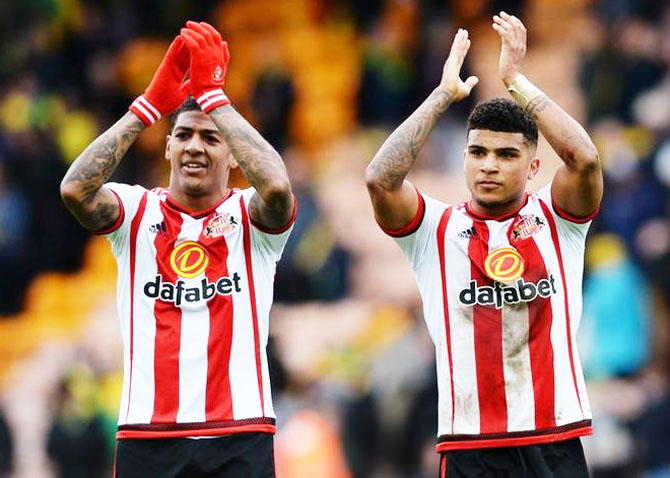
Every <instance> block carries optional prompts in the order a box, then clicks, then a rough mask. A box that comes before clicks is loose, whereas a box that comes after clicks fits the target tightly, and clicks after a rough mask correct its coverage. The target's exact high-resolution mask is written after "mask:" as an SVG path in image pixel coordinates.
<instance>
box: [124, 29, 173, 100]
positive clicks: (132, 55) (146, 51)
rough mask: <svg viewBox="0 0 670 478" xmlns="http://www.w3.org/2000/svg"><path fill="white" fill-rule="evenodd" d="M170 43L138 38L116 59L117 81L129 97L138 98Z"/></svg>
mask: <svg viewBox="0 0 670 478" xmlns="http://www.w3.org/2000/svg"><path fill="white" fill-rule="evenodd" d="M169 44H170V42H169V41H166V40H159V39H152V38H138V39H136V40H134V41H132V42H130V43H128V45H127V46H126V47H125V48H124V49H123V50H122V51H121V52H120V53H119V56H118V57H117V80H118V82H119V83H120V84H121V86H122V87H123V88H124V89H125V90H126V91H127V92H128V94H129V95H130V96H133V97H135V96H139V95H141V94H142V93H143V92H144V90H145V89H146V87H147V85H149V83H150V82H151V79H152V78H153V75H154V72H155V71H156V68H158V65H160V62H161V60H162V59H163V56H164V55H165V52H167V49H168V46H169Z"/></svg>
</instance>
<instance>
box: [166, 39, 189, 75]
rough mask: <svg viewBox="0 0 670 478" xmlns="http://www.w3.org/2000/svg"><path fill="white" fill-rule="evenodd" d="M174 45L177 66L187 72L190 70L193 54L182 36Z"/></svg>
mask: <svg viewBox="0 0 670 478" xmlns="http://www.w3.org/2000/svg"><path fill="white" fill-rule="evenodd" d="M172 44H173V45H175V52H174V61H175V64H176V65H177V67H178V68H179V69H180V70H181V71H184V72H185V71H186V70H188V66H189V63H190V60H191V52H190V51H189V50H188V47H187V46H186V42H184V39H183V38H182V37H181V35H178V36H177V38H175V39H174V41H173V42H172ZM168 53H169V51H168Z"/></svg>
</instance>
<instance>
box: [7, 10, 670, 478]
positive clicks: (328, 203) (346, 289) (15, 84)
mask: <svg viewBox="0 0 670 478" xmlns="http://www.w3.org/2000/svg"><path fill="white" fill-rule="evenodd" d="M3 6H4V8H3V9H1V10H0V27H1V28H0V270H2V271H5V273H4V274H0V317H2V318H3V320H5V321H11V320H17V319H16V317H17V316H18V314H19V313H20V312H21V311H22V310H23V309H24V308H25V302H26V291H27V290H28V287H29V284H30V283H31V281H33V280H34V279H35V278H36V277H38V276H39V274H41V273H43V272H45V271H53V270H58V271H66V272H72V273H76V272H77V271H78V270H80V268H81V267H82V265H83V258H84V251H85V250H86V247H87V244H88V243H89V242H90V241H91V239H90V238H89V235H88V234H87V233H86V232H85V231H83V229H82V228H81V227H80V226H79V225H78V224H76V222H75V221H74V219H72V218H71V216H69V214H68V213H67V211H66V209H65V208H64V206H63V205H62V203H61V202H60V198H59V190H58V186H59V183H60V180H61V179H62V177H63V175H64V173H65V171H66V170H67V168H68V165H69V164H70V163H71V162H72V161H73V160H74V158H76V156H77V155H78V154H79V153H80V152H81V150H82V149H83V148H84V147H85V146H86V145H87V144H88V143H89V142H91V141H92V140H93V139H94V138H95V137H96V136H97V135H98V134H100V132H102V131H103V130H104V129H106V128H107V127H109V126H110V125H111V124H112V123H113V122H114V121H115V120H116V119H117V118H119V117H120V116H121V115H123V114H124V112H125V111H126V110H127V107H128V105H129V104H130V102H131V101H132V99H133V98H134V97H135V96H137V95H138V94H140V93H141V92H142V91H143V90H144V88H145V87H146V85H147V84H148V82H149V80H150V79H151V76H152V74H153V72H154V70H155V67H156V66H157V65H158V63H159V62H160V60H161V58H162V55H163V54H164V52H165V50H166V48H167V45H168V44H169V42H170V41H171V39H172V37H173V36H174V35H175V34H176V32H178V30H179V28H180V27H181V26H182V24H183V23H184V22H185V20H186V19H189V18H193V19H206V20H208V21H210V22H212V23H213V24H214V25H215V26H216V27H217V28H218V29H219V30H220V31H221V32H222V34H223V36H224V38H226V39H227V40H228V42H229V44H230V50H231V57H232V59H231V63H230V66H229V73H228V77H227V85H226V92H227V94H228V95H229V96H230V97H231V99H232V100H233V103H234V105H235V106H236V108H238V110H240V111H241V112H242V113H243V114H244V115H245V117H247V118H248V119H249V120H250V121H251V122H252V124H254V125H255V126H256V127H257V128H258V129H259V131H260V132H261V133H262V134H263V136H264V137H265V138H266V139H268V140H269V141H270V143H272V144H273V146H274V147H275V148H276V149H277V150H278V151H279V152H280V153H281V154H282V156H283V158H284V160H285V162H286V164H287V168H288V170H289V175H290V176H291V180H292V183H293V186H294V192H295V194H296V196H297V197H298V203H299V215H298V219H297V222H296V225H295V228H294V230H293V233H292V236H291V238H290V240H289V243H288V244H287V246H286V249H285V252H284V254H283V258H282V260H281V262H280V263H279V265H278V269H277V278H276V281H275V284H276V289H275V303H276V306H275V309H274V311H273V314H272V326H271V336H272V337H271V343H270V357H271V360H270V362H271V364H270V365H271V373H272V375H273V377H272V381H273V386H274V397H275V401H276V404H277V406H276V409H277V413H278V425H279V431H278V435H277V464H278V470H279V471H278V476H281V477H285V478H301V477H303V476H304V477H314V476H320V477H321V478H330V477H332V478H344V477H354V478H394V477H409V478H412V477H415V478H419V477H432V476H436V470H437V455H436V454H435V452H434V441H435V431H436V423H437V408H436V399H437V383H436V377H435V372H434V362H433V361H434V357H433V349H432V345H431V344H430V341H429V339H428V336H427V333H426V330H425V327H424V326H423V323H422V313H421V308H420V303H419V300H418V294H417V291H416V287H415V286H414V282H413V277H412V274H411V271H410V269H409V266H408V265H407V264H406V261H405V259H404V257H403V256H402V254H401V252H400V250H399V249H398V248H397V247H396V246H395V245H394V244H393V241H392V240H391V239H389V238H387V237H385V236H384V235H383V234H382V233H381V232H380V231H378V230H377V228H376V226H375V224H374V220H373V216H372V212H371V208H370V207H369V204H368V199H367V194H366V191H365V186H364V182H363V171H364V168H365V165H366V164H367V162H368V161H369V160H370V159H371V157H372V155H373V154H374V152H375V151H376V149H377V148H378V147H379V145H380V144H381V142H382V141H383V140H384V138H385V137H386V135H387V134H388V133H389V132H390V131H391V129H392V128H393V127H394V126H395V125H397V124H398V123H400V122H401V121H402V120H403V119H404V118H405V117H406V116H408V115H409V113H410V112H411V111H412V110H413V109H414V108H415V107H416V106H417V105H418V104H419V103H420V102H421V101H422V100H423V99H424V98H425V97H426V96H427V95H428V94H429V92H430V91H431V90H432V88H434V87H435V86H436V85H437V83H438V82H439V78H440V75H441V72H442V65H443V63H444V60H445V59H446V56H447V53H448V51H449V47H450V44H451V39H452V38H453V34H454V32H455V29H456V28H458V27H466V28H468V29H469V30H470V32H471V34H470V36H471V38H472V39H473V47H472V51H471V53H470V56H469V57H468V59H467V61H466V64H465V67H464V68H465V70H466V71H465V73H464V77H465V76H467V75H468V74H477V75H478V76H479V77H480V80H481V84H480V85H479V86H478V87H477V89H475V93H474V95H473V96H472V97H471V98H469V99H468V100H466V101H464V102H463V103H461V104H457V105H453V106H452V107H451V108H450V109H449V110H448V112H447V113H446V114H445V115H444V118H443V119H442V120H441V121H440V123H439V124H438V125H437V127H436V129H435V131H434V133H433V135H432V136H431V138H430V140H429V144H427V146H426V148H425V151H423V152H422V154H421V157H420V159H419V161H418V162H417V166H416V169H417V170H416V171H414V172H413V173H412V177H411V179H412V180H413V181H414V182H415V183H416V184H417V186H418V187H419V188H420V189H422V190H423V191H425V192H428V193H429V194H431V195H433V196H435V197H439V198H441V199H443V200H446V201H448V202H460V201H462V200H465V199H467V190H466V189H465V184H464V181H463V176H462V172H461V158H462V150H463V145H464V144H465V129H464V128H465V118H466V116H467V113H468V111H469V109H470V108H471V107H472V106H473V105H474V104H475V103H476V102H477V101H479V100H482V99H486V98H488V97H490V96H493V95H498V96H502V95H505V91H504V89H503V87H502V84H501V82H500V81H499V80H498V77H497V71H496V66H497V55H498V51H499V50H498V48H499V46H498V43H497V39H496V37H495V35H494V34H493V31H492V30H491V28H490V23H491V22H490V17H491V15H492V14H493V13H495V12H498V11H500V10H501V9H502V10H505V11H507V12H510V13H514V14H517V15H518V16H520V18H522V19H523V20H524V22H525V23H526V25H527V27H528V30H529V53H528V58H527V61H526V64H527V69H525V72H526V74H527V76H528V77H529V78H530V79H531V80H532V81H536V83H537V84H538V86H540V87H541V88H543V89H544V90H545V91H547V92H548V93H549V94H550V95H551V96H552V97H553V98H554V99H556V100H557V102H558V103H559V104H561V105H562V106H564V107H565V108H566V109H567V110H568V111H569V112H570V113H571V114H573V115H575V116H576V117H577V118H578V119H579V120H580V121H581V122H582V123H583V124H584V125H585V126H586V128H587V130H588V131H589V132H590V134H591V135H592V137H593V139H594V141H595V142H596V145H597V147H598V150H599V152H600V157H601V160H602V164H603V168H604V171H605V180H606V187H605V197H604V199H603V203H602V206H601V210H600V213H599V215H598V217H597V218H596V220H595V221H594V223H593V226H592V229H591V232H590V237H589V242H588V244H587V258H586V261H587V264H586V267H587V270H586V276H585V283H584V316H583V319H582V324H581V329H580V332H579V337H578V338H579V347H580V353H581V356H582V360H583V363H584V369H585V372H586V374H587V381H588V386H589V391H590V398H591V402H592V407H593V410H594V417H595V419H594V428H595V435H594V436H593V437H590V438H588V439H585V440H584V445H585V449H586V453H587V458H588V461H589V465H590V467H591V469H592V472H593V476H594V477H595V478H618V477H622V478H628V477H647V478H668V477H670V312H669V311H670V273H669V271H670V195H669V189H670V5H669V4H668V3H667V2H664V1H658V0H616V1H611V0H569V1H559V0H526V1H523V0H476V1H468V2H461V1H457V0H372V1H365V2H359V1H355V0H274V1H273V0H228V1H222V0H218V1H213V0H212V1H199V2H189V1H187V0H169V1H165V0H141V1H131V0H99V1H92V0H7V1H5V2H4V3H3ZM167 133H168V123H167V121H166V120H163V121H161V122H159V123H157V124H156V125H155V126H153V127H152V128H151V129H149V130H147V131H146V132H144V133H143V134H142V136H141V138H140V139H139V141H138V142H137V143H136V145H135V147H134V148H133V149H132V150H131V151H130V152H129V153H128V155H127V157H126V158H125V159H124V160H123V161H122V163H121V166H120V167H119V169H118V171H117V172H116V173H115V175H114V179H115V180H117V181H122V182H128V183H131V184H132V183H139V184H142V185H144V186H147V187H153V186H158V185H166V184H167V177H168V165H167V163H166V162H165V161H163V160H161V158H163V157H164V155H163V148H164V143H165V135H166V134H167ZM540 157H541V158H542V159H543V173H544V175H541V178H540V180H539V181H540V182H536V183H535V184H533V185H531V186H532V187H533V188H534V189H537V188H539V187H540V186H542V185H543V183H542V182H541V181H544V182H547V181H549V180H550V179H551V176H552V173H553V171H554V170H555V167H556V166H557V165H558V164H559V163H560V161H559V160H558V158H556V157H555V155H554V154H553V153H552V152H551V151H550V150H549V149H548V147H547V145H546V143H545V144H541V145H540ZM232 181H233V184H234V185H235V186H238V187H243V186H245V180H244V178H243V177H242V176H241V174H240V173H239V171H238V172H237V173H236V174H234V175H233V177H232ZM115 273H116V271H115V270H110V274H115ZM110 300H111V301H113V297H111V298H110ZM92 313H93V312H92ZM96 313H97V314H101V313H100V312H96ZM102 315H103V316H104V317H105V320H107V321H109V322H112V323H113V325H115V323H116V322H115V319H114V314H113V309H112V310H111V312H110V313H106V314H105V313H102ZM112 330H113V329H112ZM103 335H104V334H103ZM107 335H109V334H107ZM118 340H120V339H118ZM77 347H81V349H82V350H84V351H85V352H78V353H74V354H71V355H68V357H69V358H68V359H67V360H62V361H61V362H59V363H61V365H62V366H60V367H59V368H58V367H55V368H54V367H51V368H50V370H51V369H53V370H56V371H57V375H54V377H55V378H53V377H52V378H51V379H45V385H44V386H41V387H38V388H37V389H36V390H39V392H36V393H41V394H43V395H44V397H45V398H44V400H43V403H45V404H48V407H47V408H46V412H45V414H44V417H45V419H44V420H45V424H44V425H43V426H42V428H41V429H42V430H43V433H42V434H41V436H40V437H38V440H37V441H36V442H32V443H30V446H32V447H36V448H39V447H41V450H42V451H41V452H39V453H37V454H36V455H31V456H37V457H38V458H39V457H44V460H45V463H46V465H45V466H44V467H43V468H37V469H40V470H42V471H40V472H39V473H44V475H43V476H45V477H46V476H60V477H99V476H107V475H108V474H109V473H110V469H111V466H110V462H111V456H112V453H113V447H114V430H115V419H116V406H117V405H116V404H117V403H118V394H119V390H120V378H119V373H120V362H119V360H120V359H121V353H120V349H119V348H118V347H119V345H118V341H117V342H115V341H114V340H111V341H110V344H109V347H108V348H109V349H111V350H112V352H104V353H106V354H109V355H111V356H115V354H116V355H118V356H117V357H116V360H108V359H101V358H100V356H99V354H100V353H102V352H101V350H102V349H105V347H104V346H101V345H100V343H96V346H94V347H87V346H86V345H85V344H84V345H81V344H79V345H77ZM78 350H79V349H78ZM105 357H107V355H105ZM33 379H34V378H33ZM5 402H7V400H6V401H5ZM6 408H7V409H6V411H5V414H4V415H5V416H4V417H2V416H0V476H19V477H23V476H31V477H34V476H37V475H35V474H32V475H31V474H26V473H27V472H22V471H21V470H22V469H23V468H22V467H23V466H24V465H23V463H24V462H25V460H27V459H26V458H22V457H25V456H26V455H25V454H26V453H27V454H28V455H30V453H31V452H27V451H24V452H21V451H20V450H19V449H18V448H20V447H17V446H16V443H18V441H17V440H13V439H12V436H13V435H16V434H17V433H19V432H20V431H19V430H18V428H19V427H17V426H16V425H15V426H12V425H13V424H16V422H17V420H16V419H13V416H12V415H11V413H10V412H9V407H6ZM19 441H20V440H19ZM22 453H23V454H22ZM40 453H41V454H40ZM12 469H13V470H14V474H12V471H11V470H12ZM33 469H35V468H33ZM101 470H104V471H101ZM22 473H23V474H22ZM33 473H34V472H33ZM40 476H42V475H40Z"/></svg>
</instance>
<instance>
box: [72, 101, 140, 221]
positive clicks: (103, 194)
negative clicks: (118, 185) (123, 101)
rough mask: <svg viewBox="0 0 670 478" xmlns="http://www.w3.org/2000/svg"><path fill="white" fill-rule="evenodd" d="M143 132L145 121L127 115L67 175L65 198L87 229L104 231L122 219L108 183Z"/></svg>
mask: <svg viewBox="0 0 670 478" xmlns="http://www.w3.org/2000/svg"><path fill="white" fill-rule="evenodd" d="M142 130H144V124H143V123H142V121H141V120H140V119H139V118H138V117H137V116H135V115H134V114H133V113H130V112H128V113H126V114H125V116H123V118H121V119H120V120H119V121H117V122H116V124H114V126H112V127H111V128H109V129H108V130H107V131H105V132H104V133H102V134H101V135H100V136H98V138H97V139H96V140H95V141H93V142H92V143H91V144H90V145H89V146H88V147H87V148H86V149H85V150H84V151H83V152H82V153H81V154H80V155H79V157H78V158H77V159H76V160H75V161H74V163H72V165H71V166H70V169H68V171H67V173H66V174H65V177H64V178H63V181H62V182H61V185H60V193H61V197H62V198H63V202H64V203H65V205H66V206H67V207H68V209H69V210H70V212H72V214H73V215H74V217H76V218H77V220H78V221H79V222H80V223H81V224H82V225H83V226H84V227H85V228H87V229H90V230H94V231H95V230H102V229H105V228H107V227H109V226H111V225H112V224H114V223H115V222H116V220H117V219H118V218H119V214H120V205H119V202H118V200H117V198H116V196H115V195H114V193H112V192H111V191H110V190H109V189H107V188H105V187H104V184H105V182H106V181H107V180H108V179H109V178H110V176H111V175H112V173H113V172H114V170H115V169H116V167H117V166H118V164H119V162H121V158H123V156H124V155H125V154H126V152H127V151H128V149H129V148H130V146H131V145H132V144H133V143H134V142H135V140H136V139H137V137H138V136H139V134H140V133H141V132H142Z"/></svg>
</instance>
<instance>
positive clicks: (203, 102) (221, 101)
mask: <svg viewBox="0 0 670 478" xmlns="http://www.w3.org/2000/svg"><path fill="white" fill-rule="evenodd" d="M195 101H197V102H198V104H199V105H200V109H202V111H204V112H205V113H209V112H210V111H212V110H213V109H214V108H218V107H219V106H223V105H229V104H230V100H229V99H228V97H227V96H226V94H225V93H224V92H223V90H222V89H221V88H216V89H214V90H209V91H206V92H205V93H203V94H201V95H200V96H198V97H197V98H196V99H195Z"/></svg>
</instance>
